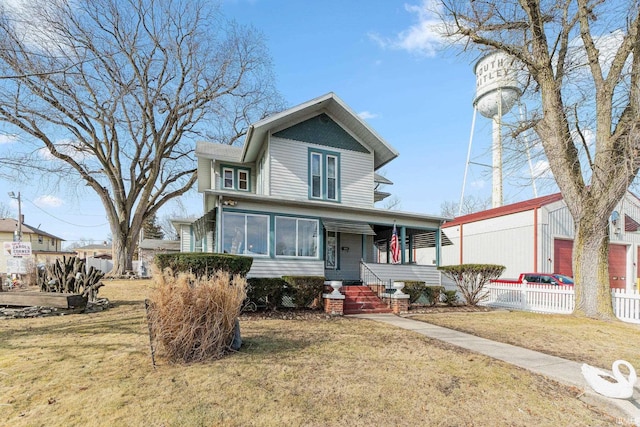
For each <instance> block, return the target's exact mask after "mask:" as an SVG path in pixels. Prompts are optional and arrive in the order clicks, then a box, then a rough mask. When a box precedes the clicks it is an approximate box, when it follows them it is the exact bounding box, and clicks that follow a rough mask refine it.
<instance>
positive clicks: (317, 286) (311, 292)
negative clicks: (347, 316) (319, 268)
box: [283, 276, 325, 308]
mask: <svg viewBox="0 0 640 427" xmlns="http://www.w3.org/2000/svg"><path fill="white" fill-rule="evenodd" d="M283 279H284V280H285V281H286V282H287V285H289V288H290V289H291V297H292V298H293V303H294V304H295V306H296V307H299V308H307V307H310V306H312V305H313V303H314V302H316V303H318V304H317V306H318V307H319V306H321V305H322V304H320V303H319V302H320V301H321V299H322V291H323V290H324V281H325V278H324V277H321V276H284V277H283Z"/></svg>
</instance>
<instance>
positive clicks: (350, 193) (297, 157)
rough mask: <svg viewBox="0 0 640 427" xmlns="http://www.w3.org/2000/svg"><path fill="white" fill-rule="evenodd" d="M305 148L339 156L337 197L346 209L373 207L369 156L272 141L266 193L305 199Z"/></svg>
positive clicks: (282, 140) (306, 183) (306, 175)
mask: <svg viewBox="0 0 640 427" xmlns="http://www.w3.org/2000/svg"><path fill="white" fill-rule="evenodd" d="M309 147H313V148H317V149H319V150H325V151H333V152H338V153H340V198H341V203H342V204H344V205H347V206H362V207H368V208H371V207H373V154H366V153H357V152H353V151H346V150H340V149H336V148H329V147H324V146H319V145H315V144H308V143H303V142H300V141H291V140H286V139H281V138H272V139H271V146H270V157H271V162H270V171H269V172H270V178H271V179H270V194H271V195H272V196H276V197H284V198H287V199H293V200H308V199H309V186H308V181H309V171H308V153H309Z"/></svg>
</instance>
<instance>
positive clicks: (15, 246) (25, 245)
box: [3, 242, 31, 257]
mask: <svg viewBox="0 0 640 427" xmlns="http://www.w3.org/2000/svg"><path fill="white" fill-rule="evenodd" d="M3 249H4V254H5V256H12V257H29V256H31V242H4V243H3Z"/></svg>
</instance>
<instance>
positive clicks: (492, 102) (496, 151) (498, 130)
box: [473, 52, 522, 208]
mask: <svg viewBox="0 0 640 427" xmlns="http://www.w3.org/2000/svg"><path fill="white" fill-rule="evenodd" d="M474 73H475V75H476V97H475V99H474V100H473V107H474V108H475V109H476V110H477V111H479V112H480V114H482V115H483V116H484V117H487V118H489V119H493V143H492V152H493V164H492V167H493V178H492V180H493V183H492V186H493V192H492V196H491V204H492V207H494V208H496V207H499V206H502V126H501V120H502V116H503V115H505V114H506V113H508V112H509V110H511V108H512V107H513V105H514V104H515V103H516V102H517V101H518V99H519V98H520V95H522V91H521V90H520V88H519V87H518V78H517V77H518V76H517V69H516V64H515V60H514V59H513V58H512V57H511V56H509V55H507V54H506V53H503V52H493V53H490V54H489V55H486V56H484V57H482V58H481V59H480V60H479V61H478V62H477V63H476V66H475V69H474Z"/></svg>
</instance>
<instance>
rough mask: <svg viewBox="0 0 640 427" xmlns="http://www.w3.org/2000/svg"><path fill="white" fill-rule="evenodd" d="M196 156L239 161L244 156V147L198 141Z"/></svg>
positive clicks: (224, 160)
mask: <svg viewBox="0 0 640 427" xmlns="http://www.w3.org/2000/svg"><path fill="white" fill-rule="evenodd" d="M196 156H197V157H203V158H205V159H216V160H222V161H223V162H234V163H239V162H240V159H241V157H242V147H236V146H234V145H225V144H216V143H213V142H207V141H198V142H196Z"/></svg>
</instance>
